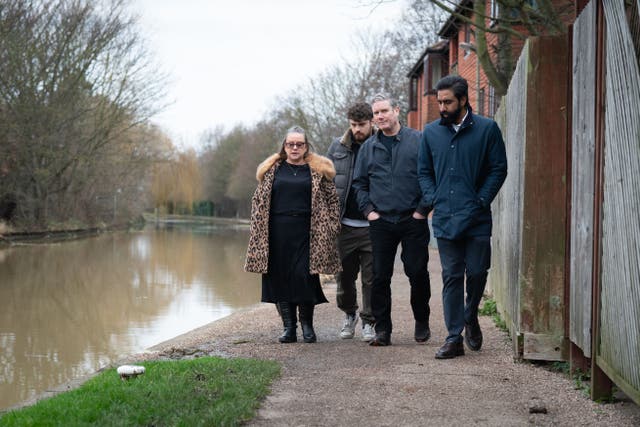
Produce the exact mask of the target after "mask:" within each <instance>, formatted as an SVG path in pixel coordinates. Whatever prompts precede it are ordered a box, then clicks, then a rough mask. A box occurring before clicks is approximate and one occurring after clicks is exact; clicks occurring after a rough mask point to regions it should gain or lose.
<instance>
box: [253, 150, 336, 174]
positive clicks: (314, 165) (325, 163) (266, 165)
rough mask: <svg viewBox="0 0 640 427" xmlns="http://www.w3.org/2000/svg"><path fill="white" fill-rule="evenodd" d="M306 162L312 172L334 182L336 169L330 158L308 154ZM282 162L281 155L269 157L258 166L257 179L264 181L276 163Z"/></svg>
mask: <svg viewBox="0 0 640 427" xmlns="http://www.w3.org/2000/svg"><path fill="white" fill-rule="evenodd" d="M304 160H305V162H306V163H307V164H308V165H309V167H310V168H311V170H313V171H314V172H316V173H319V174H321V175H322V176H324V177H325V178H326V179H328V180H333V178H334V177H335V176H336V169H335V168H334V167H333V162H332V161H331V160H329V159H328V158H326V157H324V156H321V155H319V154H315V153H309V154H307V157H306V158H305V159H304ZM279 162H280V154H278V153H276V154H272V155H271V156H269V157H267V158H266V159H265V160H264V161H263V162H262V163H260V165H258V170H257V171H256V179H257V180H258V181H262V178H264V174H265V173H267V171H268V170H269V169H271V167H272V166H273V165H275V164H276V163H279Z"/></svg>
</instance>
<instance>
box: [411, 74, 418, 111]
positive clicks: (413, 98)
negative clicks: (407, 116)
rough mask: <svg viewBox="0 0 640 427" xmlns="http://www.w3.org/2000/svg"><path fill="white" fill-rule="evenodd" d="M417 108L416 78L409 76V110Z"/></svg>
mask: <svg viewBox="0 0 640 427" xmlns="http://www.w3.org/2000/svg"><path fill="white" fill-rule="evenodd" d="M417 110H418V78H417V77H411V80H410V81H409V111H417Z"/></svg>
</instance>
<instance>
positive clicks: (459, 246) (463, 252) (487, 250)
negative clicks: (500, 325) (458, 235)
mask: <svg viewBox="0 0 640 427" xmlns="http://www.w3.org/2000/svg"><path fill="white" fill-rule="evenodd" d="M438 252H439V253H440V263H441V264H442V283H443V287H442V305H443V309H444V323H445V324H446V326H447V330H448V332H449V335H448V336H447V342H462V331H463V330H464V325H465V323H467V324H473V323H476V322H477V321H478V305H479V304H480V300H481V299H482V294H483V293H484V289H485V286H486V285H487V274H488V271H489V267H490V266H491V237H490V236H475V237H466V238H463V239H458V240H447V239H438ZM465 276H466V279H467V280H466V282H467V283H466V285H467V298H466V302H465V298H464V291H465Z"/></svg>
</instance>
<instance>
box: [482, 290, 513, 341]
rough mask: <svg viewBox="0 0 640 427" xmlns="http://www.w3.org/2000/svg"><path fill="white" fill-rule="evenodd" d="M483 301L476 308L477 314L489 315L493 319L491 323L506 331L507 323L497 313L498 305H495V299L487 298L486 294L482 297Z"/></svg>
mask: <svg viewBox="0 0 640 427" xmlns="http://www.w3.org/2000/svg"><path fill="white" fill-rule="evenodd" d="M482 298H483V301H484V303H483V304H482V307H480V309H478V314H479V315H480V316H490V317H491V318H492V319H493V323H495V325H496V326H497V327H498V328H499V329H500V330H501V331H503V332H506V331H507V330H508V329H507V324H506V322H505V321H504V319H503V318H502V317H501V316H500V313H498V306H497V305H496V300H494V299H493V298H489V297H487V296H486V295H485V296H483V297H482Z"/></svg>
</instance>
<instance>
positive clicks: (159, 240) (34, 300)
mask: <svg viewBox="0 0 640 427" xmlns="http://www.w3.org/2000/svg"><path fill="white" fill-rule="evenodd" d="M247 237H248V231H247V229H246V228H244V227H240V226H229V225H224V226H217V225H200V226H194V225H187V224H184V225H174V226H170V227H168V226H165V227H162V228H157V229H156V228H154V227H149V228H147V229H144V230H142V231H139V232H120V233H113V234H107V235H101V236H97V237H92V238H86V239H82V240H76V241H70V242H62V243H55V244H37V245H19V246H11V247H4V248H0V411H1V410H2V409H6V408H9V407H12V406H14V405H17V404H18V403H20V402H23V401H25V400H28V399H31V398H33V397H34V396H37V395H39V394H41V393H43V392H45V391H47V390H49V389H51V388H54V387H56V386H59V385H60V384H64V383H66V382H69V381H72V380H74V379H77V378H80V377H83V376H85V375H87V374H89V373H92V372H95V371H96V370H98V369H100V368H102V367H104V366H108V365H110V364H112V363H114V362H115V361H117V360H118V359H120V358H122V357H124V356H126V355H128V354H131V353H135V352H139V351H142V350H144V349H146V348H148V347H151V346H153V345H155V344H157V343H160V342H162V341H165V340H168V339H170V338H172V337H175V336H177V335H180V334H182V333H185V332H187V331H190V330H192V329H194V328H197V327H199V326H202V325H205V324H207V323H209V322H212V321H214V320H216V319H219V318H222V317H224V316H227V315H228V314H231V313H232V312H234V311H237V310H241V309H245V308H247V307H250V306H252V305H254V304H257V303H258V302H259V299H260V282H259V276H258V275H255V274H249V273H245V272H243V270H242V264H243V262H244V254H245V250H246V243H247Z"/></svg>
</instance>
